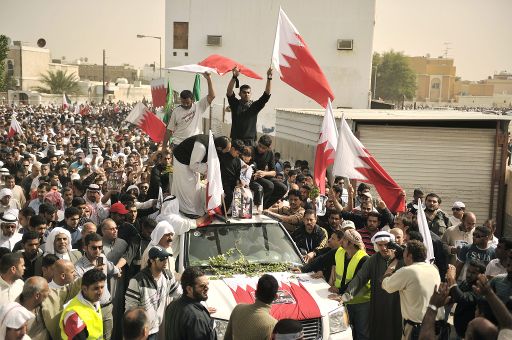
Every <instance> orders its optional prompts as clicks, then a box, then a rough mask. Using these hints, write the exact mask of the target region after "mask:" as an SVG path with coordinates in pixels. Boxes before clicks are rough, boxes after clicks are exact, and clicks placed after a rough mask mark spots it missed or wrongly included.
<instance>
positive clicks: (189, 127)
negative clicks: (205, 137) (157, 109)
mask: <svg viewBox="0 0 512 340" xmlns="http://www.w3.org/2000/svg"><path fill="white" fill-rule="evenodd" d="M209 106H210V103H208V97H204V98H202V99H201V100H200V101H198V102H197V103H192V106H191V107H190V109H188V110H187V109H184V108H183V107H182V106H177V107H176V108H175V109H174V110H173V111H172V114H171V119H170V121H169V124H168V125H167V129H169V130H171V131H172V132H173V134H172V136H173V138H174V139H173V144H180V143H181V142H183V141H184V140H185V139H187V138H188V137H190V136H195V135H198V134H200V133H201V132H202V126H201V125H202V124H201V123H202V122H201V118H202V116H203V114H204V113H205V112H206V109H208V107H209Z"/></svg>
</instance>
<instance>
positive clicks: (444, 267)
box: [0, 68, 512, 340]
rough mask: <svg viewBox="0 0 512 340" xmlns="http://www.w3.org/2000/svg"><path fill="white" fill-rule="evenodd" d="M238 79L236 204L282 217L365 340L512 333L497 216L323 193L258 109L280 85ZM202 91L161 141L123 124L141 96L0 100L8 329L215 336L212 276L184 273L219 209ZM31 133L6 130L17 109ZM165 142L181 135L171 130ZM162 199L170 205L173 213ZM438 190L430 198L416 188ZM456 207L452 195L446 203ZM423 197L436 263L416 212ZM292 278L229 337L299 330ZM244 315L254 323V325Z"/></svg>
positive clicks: (342, 186)
mask: <svg viewBox="0 0 512 340" xmlns="http://www.w3.org/2000/svg"><path fill="white" fill-rule="evenodd" d="M238 76H239V71H238V69H236V68H235V69H234V70H233V77H232V79H231V80H230V82H229V84H228V87H227V93H226V94H227V98H228V102H229V105H230V108H231V113H232V116H233V119H232V121H233V125H232V128H231V133H230V137H227V136H216V138H215V146H216V152H217V154H218V156H219V162H220V169H221V175H222V184H223V189H224V195H225V206H224V207H223V209H224V213H229V212H230V211H231V210H232V209H236V207H235V205H236V202H234V201H235V200H234V199H233V192H234V191H236V190H242V191H243V193H244V195H248V196H250V197H252V199H253V201H254V211H253V212H254V214H264V215H267V216H269V217H271V218H273V219H276V220H278V221H280V222H281V223H282V224H283V226H284V227H285V228H286V230H287V231H288V233H289V234H290V235H291V237H292V239H293V240H294V242H295V243H296V245H297V247H298V248H299V249H300V251H301V253H302V255H303V257H304V262H305V264H304V265H303V266H302V267H301V268H296V269H295V270H296V271H302V272H304V273H312V274H311V275H313V276H314V277H317V278H325V280H326V281H327V282H328V283H329V284H330V286H331V288H330V289H329V291H330V293H331V295H330V298H331V299H334V300H337V301H339V302H340V304H344V306H345V307H346V311H347V313H348V315H349V319H350V325H351V331H352V335H353V338H354V339H358V340H359V339H376V340H377V339H378V340H380V339H386V340H387V339H389V340H394V339H435V338H440V339H449V336H450V329H451V328H450V325H449V323H447V320H449V319H450V315H451V314H452V315H453V325H454V328H455V331H456V333H457V334H456V335H457V336H458V337H459V338H465V339H496V338H499V339H508V338H511V336H512V335H511V333H512V318H511V315H510V313H509V308H511V307H512V305H511V304H510V301H509V300H510V296H511V295H512V262H511V261H509V257H510V256H511V253H510V250H511V249H512V240H510V239H507V238H499V239H498V238H497V237H496V236H495V235H494V233H495V231H496V225H495V223H494V221H493V220H484V219H483V218H482V217H477V216H475V214H474V213H472V212H471V211H470V210H471V207H466V205H465V204H464V203H463V202H460V201H458V202H454V203H453V204H452V205H451V213H446V212H444V211H443V209H442V200H441V197H439V196H438V195H436V194H435V193H428V194H426V195H425V194H424V193H423V192H422V190H420V189H417V190H415V191H414V193H413V199H412V201H411V202H409V204H408V205H407V211H406V212H403V213H396V212H391V211H390V210H389V209H388V208H387V207H386V204H385V203H384V201H382V200H381V199H379V198H378V197H376V196H375V195H374V194H373V195H372V187H371V185H368V184H365V183H360V184H359V185H357V186H356V187H353V186H352V184H351V183H349V181H348V179H344V178H342V177H336V178H334V181H333V183H332V185H329V186H328V188H327V189H326V192H327V197H328V199H327V201H326V203H325V207H323V206H322V205H321V204H318V202H317V199H316V198H317V196H318V194H317V193H316V191H315V184H314V179H313V175H312V172H311V170H310V168H309V165H308V163H307V162H306V161H296V162H295V164H293V166H292V164H290V163H289V162H286V161H282V160H281V159H280V155H279V154H278V153H277V152H276V153H274V152H273V151H272V138H271V137H270V136H268V135H262V136H260V137H259V138H258V139H257V134H256V121H257V116H258V113H259V112H260V111H261V110H262V108H263V107H264V106H265V104H266V103H267V102H268V100H269V99H270V96H271V93H270V91H271V81H272V70H271V69H269V70H268V72H267V81H266V86H265V90H264V92H263V94H262V95H261V97H260V98H259V99H257V100H255V101H252V100H251V95H252V93H251V88H250V87H249V86H247V85H243V86H241V87H240V90H239V96H240V98H237V97H236V95H235V93H234V86H235V84H237V83H238ZM205 77H206V78H207V80H208V94H207V96H205V97H204V98H202V99H201V100H199V101H198V102H194V100H193V99H192V98H193V96H192V93H191V92H190V91H187V90H185V91H183V92H181V94H180V98H181V104H180V105H179V106H177V107H176V108H175V109H174V111H173V113H172V114H171V119H170V122H169V125H168V128H169V133H168V134H167V136H166V138H165V142H164V143H160V144H158V143H154V142H152V141H151V140H150V139H149V138H148V136H146V135H145V134H144V133H142V132H141V131H140V130H138V129H137V128H135V127H134V126H128V125H127V124H126V123H124V122H123V120H124V118H125V117H126V115H127V114H128V113H129V112H130V110H131V108H132V106H131V105H129V104H123V103H117V104H103V105H98V106H95V107H94V109H93V110H92V111H91V112H89V113H88V114H86V115H80V114H74V113H71V112H68V111H67V110H63V109H62V108H60V107H55V106H51V105H50V106H18V107H15V106H9V107H6V106H4V107H0V111H1V115H0V133H1V134H2V136H1V137H0V162H1V164H0V227H1V234H0V251H1V254H0V255H1V258H0V338H4V339H29V338H32V339H54V340H55V339H61V338H62V339H76V340H80V339H101V338H104V339H121V338H125V339H146V338H147V339H216V338H217V332H216V328H215V325H214V322H213V318H212V315H213V316H214V315H215V311H216V310H215V308H214V307H210V308H206V307H205V305H204V304H202V302H203V301H205V300H206V299H207V298H208V278H207V276H206V275H205V273H204V272H202V271H200V270H199V269H198V268H193V267H190V268H186V269H185V270H184V271H183V272H182V273H177V271H178V269H177V268H175V256H176V255H177V254H176V253H175V248H174V247H173V246H174V243H173V240H175V238H176V237H177V236H179V235H180V234H182V233H184V232H186V231H187V230H190V229H193V228H196V227H199V226H202V225H204V224H205V223H208V220H209V215H208V213H207V211H206V210H205V196H206V195H205V193H204V183H203V182H202V179H203V178H204V175H205V174H206V172H207V171H208V164H207V159H208V157H207V154H208V135H206V134H204V133H203V131H202V127H201V126H202V122H201V117H202V115H203V114H204V113H205V112H206V111H207V109H208V107H209V105H210V104H211V103H212V101H213V99H214V98H215V91H214V89H213V86H212V83H211V81H209V75H207V74H205ZM14 115H15V117H16V119H17V121H18V122H19V123H20V125H21V127H22V129H23V133H22V134H20V133H18V134H15V135H14V136H12V137H8V132H9V126H10V123H11V119H10V118H11V117H12V116H14ZM168 142H169V143H168ZM160 193H162V194H163V195H162V196H163V197H166V198H164V199H163V201H168V202H171V203H170V204H171V205H170V208H169V210H166V209H163V208H162V204H163V203H162V198H161V197H160ZM420 198H421V199H422V200H423V201H424V202H425V203H424V205H422V204H421V203H420V201H419V199H420ZM448 207H449V205H448ZM418 209H423V210H424V212H425V215H426V218H427V222H428V225H429V228H430V236H431V239H432V245H433V250H434V255H435V259H433V261H427V248H426V246H425V244H424V239H423V235H422V234H421V233H420V232H419V227H418V222H417V221H416V216H417V210H418ZM277 290H278V283H277V281H276V279H275V278H274V277H273V276H271V275H263V276H262V277H261V278H260V280H259V282H258V287H257V290H256V295H255V297H256V302H255V303H254V304H253V305H240V306H237V307H236V308H235V309H234V311H233V313H232V314H231V318H230V320H229V323H228V326H227V329H226V333H225V338H226V339H301V338H302V337H303V333H302V327H301V324H300V323H299V322H297V321H296V320H280V321H279V322H278V320H275V319H274V318H273V317H272V316H271V315H270V305H271V304H272V301H273V300H274V299H275V297H276V294H277ZM247 325H251V328H250V329H249V328H248V327H247Z"/></svg>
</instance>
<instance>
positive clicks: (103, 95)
mask: <svg viewBox="0 0 512 340" xmlns="http://www.w3.org/2000/svg"><path fill="white" fill-rule="evenodd" d="M105 66H106V65H105V50H103V86H102V89H103V91H102V96H101V102H102V103H104V102H105Z"/></svg>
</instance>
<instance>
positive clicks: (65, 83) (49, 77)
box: [35, 70, 80, 94]
mask: <svg viewBox="0 0 512 340" xmlns="http://www.w3.org/2000/svg"><path fill="white" fill-rule="evenodd" d="M40 81H41V83H43V85H44V86H39V87H36V88H35V90H36V91H39V92H41V93H53V94H62V93H67V94H76V93H78V92H79V90H80V89H79V87H78V78H77V77H76V76H75V74H67V72H66V71H62V70H57V71H48V72H47V73H46V74H42V75H41V79H40Z"/></svg>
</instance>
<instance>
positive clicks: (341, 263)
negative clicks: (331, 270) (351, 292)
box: [334, 247, 370, 304]
mask: <svg viewBox="0 0 512 340" xmlns="http://www.w3.org/2000/svg"><path fill="white" fill-rule="evenodd" d="M345 254H346V251H345V249H343V248H342V247H339V248H338V250H337V251H336V255H335V259H336V281H335V282H334V285H335V286H336V287H337V288H340V287H341V279H342V278H343V271H344V267H345ZM365 256H368V255H367V254H366V252H365V251H364V250H362V249H359V250H358V251H357V252H356V253H355V254H354V256H352V258H351V259H350V261H349V263H348V266H347V274H346V275H345V282H350V281H351V280H352V278H353V277H354V272H355V270H356V268H357V265H358V264H359V261H361V259H362V258H363V257H365ZM368 301H370V281H368V282H367V283H366V285H365V286H364V287H363V288H361V289H360V290H359V292H358V293H357V295H356V296H355V297H354V298H353V299H352V300H350V301H349V302H347V304H357V303H364V302H368Z"/></svg>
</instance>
